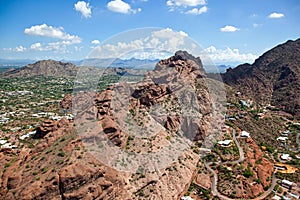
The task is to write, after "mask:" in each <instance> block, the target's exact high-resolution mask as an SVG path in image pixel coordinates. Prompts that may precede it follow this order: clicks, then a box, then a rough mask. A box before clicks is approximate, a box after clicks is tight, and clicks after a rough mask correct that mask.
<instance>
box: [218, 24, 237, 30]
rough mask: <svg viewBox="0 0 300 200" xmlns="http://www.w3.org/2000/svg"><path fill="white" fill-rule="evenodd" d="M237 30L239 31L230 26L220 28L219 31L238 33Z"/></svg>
mask: <svg viewBox="0 0 300 200" xmlns="http://www.w3.org/2000/svg"><path fill="white" fill-rule="evenodd" d="M239 30H240V29H239V28H236V27H234V26H230V25H227V26H224V27H223V28H220V31H222V32H235V31H239Z"/></svg>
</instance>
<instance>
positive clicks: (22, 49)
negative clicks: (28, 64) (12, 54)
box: [14, 45, 26, 52]
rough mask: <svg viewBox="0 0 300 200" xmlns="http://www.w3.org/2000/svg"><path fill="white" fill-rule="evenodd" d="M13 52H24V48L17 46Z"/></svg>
mask: <svg viewBox="0 0 300 200" xmlns="http://www.w3.org/2000/svg"><path fill="white" fill-rule="evenodd" d="M14 51H16V52H24V51H26V48H25V47H23V46H22V45H20V46H17V47H16V48H15V49H14Z"/></svg>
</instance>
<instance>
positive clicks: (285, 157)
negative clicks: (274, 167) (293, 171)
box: [280, 153, 290, 160]
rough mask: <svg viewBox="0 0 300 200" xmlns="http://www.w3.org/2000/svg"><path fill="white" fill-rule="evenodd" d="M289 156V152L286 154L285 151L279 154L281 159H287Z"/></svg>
mask: <svg viewBox="0 0 300 200" xmlns="http://www.w3.org/2000/svg"><path fill="white" fill-rule="evenodd" d="M289 157H290V155H289V154H286V153H283V154H281V156H280V158H281V160H288V159H289Z"/></svg>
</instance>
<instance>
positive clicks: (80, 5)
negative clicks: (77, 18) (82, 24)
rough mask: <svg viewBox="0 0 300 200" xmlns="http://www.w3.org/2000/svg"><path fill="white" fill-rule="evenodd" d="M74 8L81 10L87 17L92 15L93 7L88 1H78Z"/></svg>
mask: <svg viewBox="0 0 300 200" xmlns="http://www.w3.org/2000/svg"><path fill="white" fill-rule="evenodd" d="M74 8H75V10H76V11H78V12H80V13H81V14H82V16H83V17H85V18H88V17H91V16H92V8H91V6H90V5H89V3H86V2H85V1H78V2H77V3H75V4H74Z"/></svg>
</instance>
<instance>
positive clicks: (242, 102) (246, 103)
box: [240, 100, 250, 107]
mask: <svg viewBox="0 0 300 200" xmlns="http://www.w3.org/2000/svg"><path fill="white" fill-rule="evenodd" d="M240 104H241V106H243V107H250V104H249V103H248V102H246V101H244V100H240Z"/></svg>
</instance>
